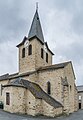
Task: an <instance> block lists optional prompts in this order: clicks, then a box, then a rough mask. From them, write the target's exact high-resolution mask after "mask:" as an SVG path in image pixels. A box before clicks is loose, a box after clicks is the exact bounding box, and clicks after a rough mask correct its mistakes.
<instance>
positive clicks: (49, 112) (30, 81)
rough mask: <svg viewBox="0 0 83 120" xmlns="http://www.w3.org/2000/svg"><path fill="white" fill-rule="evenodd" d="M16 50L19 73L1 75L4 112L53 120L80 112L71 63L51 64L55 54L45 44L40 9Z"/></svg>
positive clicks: (1, 99)
mask: <svg viewBox="0 0 83 120" xmlns="http://www.w3.org/2000/svg"><path fill="white" fill-rule="evenodd" d="M17 47H18V50H19V72H18V73H15V74H11V75H9V74H5V75H2V76H0V86H1V87H0V93H1V94H0V101H2V102H3V103H4V110H5V111H8V112H11V113H21V114H25V113H26V114H28V115H33V116H35V115H45V116H51V117H54V116H57V115H60V114H63V113H65V114H69V113H72V112H74V111H77V110H78V102H77V89H76V85H75V74H74V70H73V66H72V62H71V61H68V62H64V63H59V64H54V65H53V64H52V56H53V55H54V53H53V52H52V51H51V50H50V49H49V47H48V44H47V42H45V41H44V37H43V32H42V28H41V23H40V19H39V15H38V10H36V12H35V15H34V18H33V21H32V25H31V28H30V31H29V34H28V37H26V36H25V37H24V39H23V41H22V42H21V43H20V44H18V45H17Z"/></svg>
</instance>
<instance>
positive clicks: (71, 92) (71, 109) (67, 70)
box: [64, 63, 75, 113]
mask: <svg viewBox="0 0 83 120" xmlns="http://www.w3.org/2000/svg"><path fill="white" fill-rule="evenodd" d="M64 77H67V81H68V88H69V93H68V94H69V113H72V112H74V88H75V86H74V84H75V78H74V73H73V68H72V65H71V63H69V64H68V65H67V66H66V67H65V69H64Z"/></svg>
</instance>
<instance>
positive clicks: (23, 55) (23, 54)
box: [22, 48, 25, 58]
mask: <svg viewBox="0 0 83 120" xmlns="http://www.w3.org/2000/svg"><path fill="white" fill-rule="evenodd" d="M24 57H25V48H23V49H22V58H24Z"/></svg>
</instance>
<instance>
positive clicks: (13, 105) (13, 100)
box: [3, 86, 26, 114]
mask: <svg viewBox="0 0 83 120" xmlns="http://www.w3.org/2000/svg"><path fill="white" fill-rule="evenodd" d="M3 91H4V92H3V96H4V110H5V111H8V112H11V113H21V114H24V113H25V97H26V95H25V94H26V89H25V88H22V87H12V86H11V87H6V88H4V90H3ZM6 92H8V93H10V105H6Z"/></svg>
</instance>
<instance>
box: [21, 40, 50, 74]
mask: <svg viewBox="0 0 83 120" xmlns="http://www.w3.org/2000/svg"><path fill="white" fill-rule="evenodd" d="M29 44H31V45H32V55H28V48H27V47H26V48H25V57H24V58H22V49H23V48H24V47H25V46H24V45H22V46H20V47H19V73H23V72H28V71H29V72H30V71H34V70H35V69H36V68H38V67H40V66H45V65H51V64H52V54H51V53H50V52H49V51H48V50H47V53H48V63H47V62H46V52H45V50H44V45H42V44H41V43H40V42H39V40H37V39H36V38H35V39H33V40H31V41H30V42H29ZM41 48H43V50H44V58H43V59H42V58H41Z"/></svg>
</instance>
